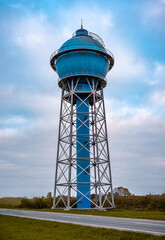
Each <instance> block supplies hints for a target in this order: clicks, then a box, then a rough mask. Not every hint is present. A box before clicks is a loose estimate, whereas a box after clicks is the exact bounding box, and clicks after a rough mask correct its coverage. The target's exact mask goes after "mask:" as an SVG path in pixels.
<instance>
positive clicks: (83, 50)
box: [50, 27, 114, 210]
mask: <svg viewBox="0 0 165 240" xmlns="http://www.w3.org/2000/svg"><path fill="white" fill-rule="evenodd" d="M50 64H51V66H52V68H53V69H54V70H55V71H56V72H57V74H58V76H59V80H58V86H59V87H60V88H61V89H62V92H61V107H60V120H59V133H58V146H57V160H56V171H55V187H54V200H53V208H63V209H66V210H69V209H72V208H77V209H93V208H94V209H98V210H102V209H108V208H113V207H114V198H113V189H112V177H111V167H110V155H109V145H108V135H107V125H106V118H105V106H104V95H103V88H104V87H106V84H107V82H106V79H105V78H106V75H107V73H108V71H109V70H110V69H111V68H112V67H113V65H114V58H113V55H112V53H111V52H110V51H108V50H107V49H105V46H104V42H103V41H102V39H101V38H100V37H99V36H98V35H96V34H94V33H91V32H88V31H87V30H86V29H83V27H81V29H78V30H77V31H76V32H75V33H74V34H73V36H72V38H71V39H69V40H68V41H66V42H65V43H64V44H63V45H62V46H61V47H60V49H58V50H57V51H55V52H54V53H53V54H52V56H51V59H50Z"/></svg>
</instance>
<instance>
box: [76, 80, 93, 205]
mask: <svg viewBox="0 0 165 240" xmlns="http://www.w3.org/2000/svg"><path fill="white" fill-rule="evenodd" d="M85 85H86V84H84V85H81V86H82V88H85V87H86V86H85ZM78 87H80V86H78ZM85 98H86V97H81V100H80V99H79V98H77V99H76V107H77V122H76V124H77V201H78V203H77V208H78V209H81V208H91V202H90V175H89V174H90V152H89V151H90V143H89V141H90V138H89V99H85ZM82 100H83V101H84V102H82ZM83 123H84V124H83ZM84 170H85V171H84ZM83 195H86V197H87V198H88V199H87V198H86V197H84V196H83Z"/></svg>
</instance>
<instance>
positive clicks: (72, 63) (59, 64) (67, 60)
mask: <svg viewBox="0 0 165 240" xmlns="http://www.w3.org/2000/svg"><path fill="white" fill-rule="evenodd" d="M113 64H114V59H113V55H112V54H111V53H110V52H109V51H108V50H106V49H105V48H104V43H103V42H102V40H101V39H100V38H99V36H97V35H96V34H93V33H90V32H88V31H87V30H86V29H78V30H77V31H76V32H75V33H74V34H73V37H72V38H71V39H69V40H68V41H66V42H65V43H64V44H63V45H62V46H61V47H60V49H59V50H57V51H56V52H55V53H54V54H53V55H52V56H51V66H52V67H53V69H54V70H55V71H57V73H58V76H59V78H60V81H61V80H64V79H66V78H68V77H73V76H78V75H80V76H82V75H85V76H94V77H98V78H100V79H105V77H106V75H107V72H108V70H110V69H111V68H112V66H113ZM59 86H60V84H59Z"/></svg>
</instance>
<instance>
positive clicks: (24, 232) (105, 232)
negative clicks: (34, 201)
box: [0, 215, 165, 240]
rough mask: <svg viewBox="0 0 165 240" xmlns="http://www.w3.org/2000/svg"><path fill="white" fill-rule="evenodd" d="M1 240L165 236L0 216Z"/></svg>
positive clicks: (153, 238)
mask: <svg viewBox="0 0 165 240" xmlns="http://www.w3.org/2000/svg"><path fill="white" fill-rule="evenodd" d="M0 239H1V240H9V239H10V240H12V239H13V240H36V239H38V240H49V239H51V240H54V239H55V240H62V239H65V240H83V239H90V240H96V239H99V240H102V239H104V240H156V239H160V240H165V236H154V235H151V234H143V233H135V232H127V231H117V230H110V229H104V228H93V227H85V226H80V225H73V224H68V223H58V222H51V221H43V220H36V219H27V218H19V217H11V216H3V215H0Z"/></svg>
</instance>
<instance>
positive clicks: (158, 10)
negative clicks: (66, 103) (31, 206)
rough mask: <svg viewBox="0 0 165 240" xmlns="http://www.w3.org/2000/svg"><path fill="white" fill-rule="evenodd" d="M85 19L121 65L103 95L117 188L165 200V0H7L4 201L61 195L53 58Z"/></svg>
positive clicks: (0, 76) (1, 69)
mask: <svg viewBox="0 0 165 240" xmlns="http://www.w3.org/2000/svg"><path fill="white" fill-rule="evenodd" d="M81 18H82V19H83V25H84V28H86V29H87V30H89V31H90V32H94V33H96V34H98V35H99V36H100V37H101V38H102V39H103V41H104V43H105V45H106V48H107V49H109V50H110V51H111V52H112V53H113V55H114V57H115V64H114V67H113V69H112V70H111V71H110V72H109V73H108V75H107V86H106V88H105V89H104V97H105V108H106V118H107V127H108V136H109V144H110V155H111V168H112V180H113V186H114V187H118V186H123V187H126V188H128V189H129V190H130V192H131V193H132V194H137V195H143V194H149V193H152V194H161V193H164V192H165V174H164V173H165V44H164V42H165V0H138V1H136V0H124V1H122V0H116V1H112V0H104V1H103V0H102V1H101V0H69V1H68V0H47V1H45V0H10V1H9V0H0V55H1V58H0V197H11V196H12V197H18V196H19V197H21V196H22V197H24V196H27V197H34V196H43V195H44V196H45V195H46V194H47V193H48V192H53V187H54V172H55V162H56V148H57V136H58V121H59V110H60V109H59V108H60V94H61V89H60V88H59V87H58V85H57V80H58V76H57V74H56V73H55V72H54V71H53V69H52V68H51V67H50V56H51V54H52V53H53V52H54V51H55V50H56V49H58V48H59V47H60V46H61V45H62V44H63V43H64V42H65V41H66V40H68V39H69V38H71V36H72V33H73V32H75V31H76V30H77V29H78V28H80V23H81Z"/></svg>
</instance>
